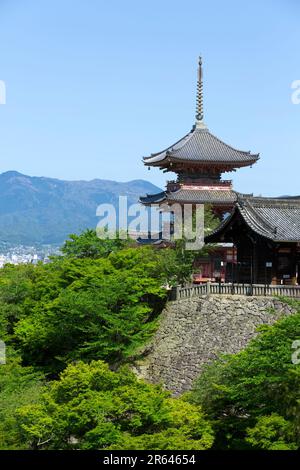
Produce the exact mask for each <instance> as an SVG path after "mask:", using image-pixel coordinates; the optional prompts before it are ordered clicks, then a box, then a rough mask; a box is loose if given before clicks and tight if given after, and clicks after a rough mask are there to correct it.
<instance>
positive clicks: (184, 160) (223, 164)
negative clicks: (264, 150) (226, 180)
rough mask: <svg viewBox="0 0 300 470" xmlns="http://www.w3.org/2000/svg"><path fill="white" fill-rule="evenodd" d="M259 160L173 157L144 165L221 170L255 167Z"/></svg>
mask: <svg viewBox="0 0 300 470" xmlns="http://www.w3.org/2000/svg"><path fill="white" fill-rule="evenodd" d="M258 160H259V154H257V155H253V158H251V159H249V160H246V159H245V160H244V161H242V160H240V161H231V160H230V161H220V160H194V159H188V158H176V157H174V156H172V155H168V156H166V157H165V158H164V159H163V160H158V161H155V162H147V161H146V160H144V165H145V166H154V167H160V168H166V167H169V166H170V163H174V164H176V163H183V164H187V163H189V164H191V166H194V167H196V166H198V167H203V166H211V165H214V166H218V167H220V168H224V167H226V168H232V169H234V168H241V167H244V166H250V165H254V164H255V163H256V162H257V161H258Z"/></svg>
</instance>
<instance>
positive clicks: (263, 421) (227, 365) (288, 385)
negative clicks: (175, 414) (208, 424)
mask: <svg viewBox="0 0 300 470" xmlns="http://www.w3.org/2000/svg"><path fill="white" fill-rule="evenodd" d="M299 338H300V313H299V314H295V315H292V316H289V317H286V318H284V319H282V320H280V321H278V322H277V323H276V324H274V325H273V326H262V327H260V335H259V336H258V337H256V338H255V339H254V340H252V341H251V343H250V344H249V346H248V347H247V348H246V349H245V350H243V351H241V352H240V353H238V354H235V355H232V356H227V357H223V358H222V359H220V360H219V361H217V362H216V363H214V364H213V365H212V366H208V367H207V368H206V371H205V372H204V373H203V374H202V375H201V377H200V378H199V380H198V382H197V384H196V386H195V389H194V391H193V393H192V394H191V397H190V398H191V401H192V402H195V403H198V404H202V405H203V408H204V410H205V411H206V412H207V413H208V415H209V416H210V418H211V419H213V420H215V423H216V429H217V440H216V445H217V446H218V447H233V448H242V447H247V446H249V445H254V446H255V447H256V448H257V447H259V448H264V449H266V448H270V449H271V447H274V446H275V447H276V446H279V447H280V448H283V447H284V446H286V448H292V447H294V446H299V444H300V365H299V364H293V363H292V359H291V355H292V352H293V349H292V343H293V341H294V340H297V339H299ZM266 427H268V428H269V434H268V433H265V437H263V429H264V428H266Z"/></svg>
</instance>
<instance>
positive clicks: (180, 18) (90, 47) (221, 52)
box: [0, 0, 300, 195]
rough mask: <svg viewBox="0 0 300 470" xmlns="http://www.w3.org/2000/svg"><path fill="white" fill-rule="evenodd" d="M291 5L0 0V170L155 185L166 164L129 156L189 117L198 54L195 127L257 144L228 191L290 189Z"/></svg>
mask: <svg viewBox="0 0 300 470" xmlns="http://www.w3.org/2000/svg"><path fill="white" fill-rule="evenodd" d="M299 14H300V6H299V2H298V0H272V1H271V0H264V1H258V0H254V1H252V2H241V1H235V0H227V1H226V2H224V1H221V0H219V1H210V2H208V1H199V0H198V1H194V0H190V1H189V2H183V1H176V0H172V1H169V0H166V1H163V0H161V1H157V0H152V1H151V2H150V1H149V2H142V1H131V0H126V2H125V1H120V0H119V1H111V2H106V1H101V0H98V1H96V0H87V1H78V0H72V1H71V0H51V1H48V0H44V1H38V0H26V2H25V1H22V0H0V80H4V81H5V83H6V88H7V97H6V105H0V148H1V153H0V155H1V156H0V171H1V172H2V171H7V170H18V171H20V172H23V173H26V174H29V175H37V176H51V177H57V178H63V179H93V178H104V179H114V180H118V181H128V180H131V179H140V178H143V179H148V180H150V181H151V182H153V183H154V184H157V185H159V186H161V187H163V186H164V183H165V180H166V179H172V176H173V175H171V174H170V175H166V174H163V173H162V172H160V171H159V170H158V169H152V170H151V171H147V168H145V167H144V166H143V164H142V163H141V158H142V156H143V155H148V154H150V153H151V152H156V151H159V150H161V149H163V148H165V147H166V146H168V145H170V144H172V143H174V142H175V141H176V140H178V139H179V138H181V137H182V136H183V135H184V134H185V133H186V132H187V131H189V130H190V128H191V126H192V125H193V123H194V114H195V90H196V67H197V57H198V55H199V54H202V56H203V62H204V93H205V95H204V106H205V121H206V123H207V125H208V127H209V129H210V130H211V131H212V132H213V133H214V134H216V135H217V136H218V137H219V138H221V139H223V140H224V141H225V142H227V143H228V144H230V145H232V146H234V147H237V148H240V149H242V150H251V151H253V152H260V154H261V159H260V161H259V163H258V164H256V165H255V166H254V167H253V168H252V169H249V168H246V169H241V170H238V171H237V172H236V173H233V174H232V175H233V176H232V177H233V180H234V186H235V189H237V190H239V191H242V192H254V193H255V194H263V195H281V194H300V188H299V170H300V159H299V157H300V132H299V129H300V105H295V104H292V100H291V95H292V89H291V84H292V82H293V81H294V80H300V50H299V44H300V26H299ZM225 177H228V175H226V176H225Z"/></svg>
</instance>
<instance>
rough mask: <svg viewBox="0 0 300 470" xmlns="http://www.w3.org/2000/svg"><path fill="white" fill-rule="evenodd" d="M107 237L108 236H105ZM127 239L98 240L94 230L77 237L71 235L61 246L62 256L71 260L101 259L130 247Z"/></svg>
mask: <svg viewBox="0 0 300 470" xmlns="http://www.w3.org/2000/svg"><path fill="white" fill-rule="evenodd" d="M107 235H108V234H107ZM132 243H133V242H132V241H130V240H129V239H127V238H126V239H121V238H120V237H119V234H117V236H116V238H114V239H111V238H108V237H107V238H99V237H98V236H97V233H96V230H92V229H88V230H85V231H84V232H82V233H81V234H79V235H76V234H71V235H70V236H69V239H68V240H66V241H65V243H64V244H63V246H62V248H61V251H62V253H63V254H64V255H66V256H69V257H73V258H94V259H96V258H103V257H106V256H108V255H109V254H110V253H112V252H115V251H118V250H121V249H122V248H124V247H126V246H129V245H132Z"/></svg>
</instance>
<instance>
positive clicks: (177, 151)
mask: <svg viewBox="0 0 300 470" xmlns="http://www.w3.org/2000/svg"><path fill="white" fill-rule="evenodd" d="M258 158H259V154H251V153H250V152H244V151H241V150H237V149H235V148H233V147H231V146H230V145H227V144H225V143H224V142H222V141H221V140H220V139H218V138H217V137H216V136H214V135H213V134H211V133H210V132H209V130H208V129H206V128H205V129H197V128H194V129H193V130H192V131H191V132H190V133H189V134H187V135H186V136H184V137H183V138H182V139H181V140H179V141H178V142H176V144H174V145H173V146H171V147H168V148H167V149H166V150H164V151H162V152H160V153H156V154H152V155H151V156H150V157H144V163H145V164H146V165H158V166H159V164H160V163H162V162H163V161H164V160H166V159H167V160H168V159H171V160H174V161H176V160H177V161H182V160H186V161H193V162H200V163H213V162H218V163H221V164H224V165H225V164H228V163H229V164H237V165H238V166H246V165H251V164H252V163H255V162H256V161H257V160H258Z"/></svg>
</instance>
